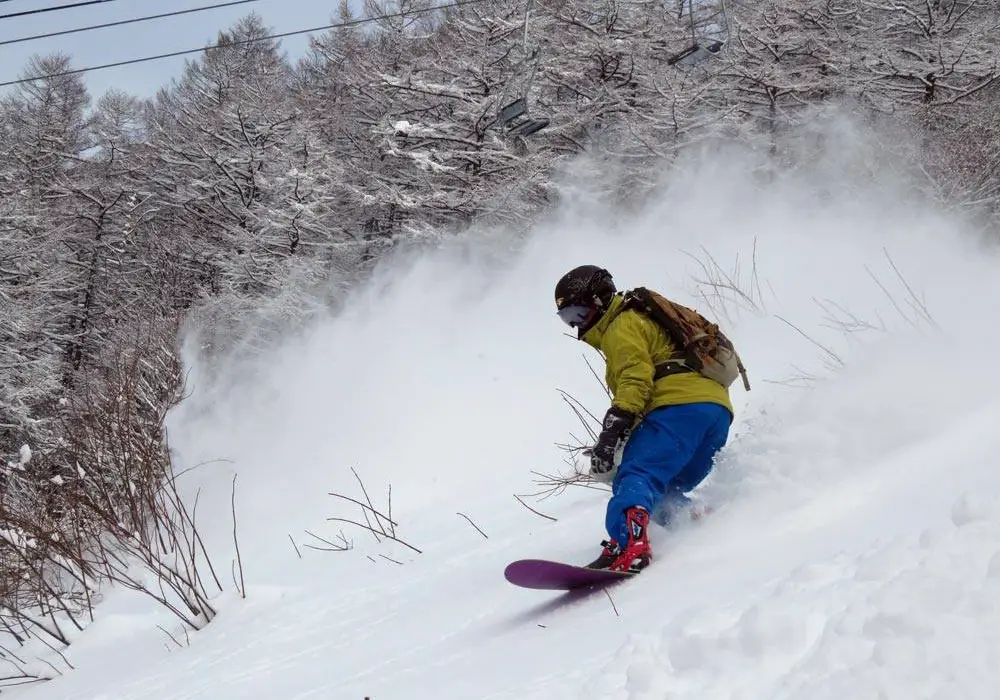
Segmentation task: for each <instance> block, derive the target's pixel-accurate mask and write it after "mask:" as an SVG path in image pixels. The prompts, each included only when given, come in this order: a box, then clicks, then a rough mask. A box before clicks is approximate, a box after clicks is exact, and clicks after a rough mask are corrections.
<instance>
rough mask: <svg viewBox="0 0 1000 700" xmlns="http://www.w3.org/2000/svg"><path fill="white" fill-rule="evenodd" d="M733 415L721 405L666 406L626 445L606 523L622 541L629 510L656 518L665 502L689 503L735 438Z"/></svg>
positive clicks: (645, 421)
mask: <svg viewBox="0 0 1000 700" xmlns="http://www.w3.org/2000/svg"><path fill="white" fill-rule="evenodd" d="M731 423H732V415H731V414H730V413H729V411H728V410H727V409H726V407H725V406H720V405H719V404H715V403H692V404H681V405H677V406H664V407H663V408H657V409H655V410H653V411H650V412H649V413H648V414H647V415H646V417H645V418H644V419H643V420H642V421H641V422H640V423H639V425H638V426H636V427H635V429H634V430H633V431H632V436H631V437H630V438H629V440H628V442H627V443H625V451H624V452H623V454H622V461H621V465H620V466H619V467H618V473H617V474H616V475H615V479H614V482H613V483H612V484H611V491H612V496H611V500H610V501H609V502H608V512H607V518H606V520H605V524H606V526H607V529H608V535H610V536H611V537H613V538H614V539H615V540H616V541H618V542H620V543H622V546H624V543H625V542H627V541H628V530H627V528H626V527H625V511H626V510H628V509H629V508H631V507H633V506H642V507H643V508H645V509H646V510H647V511H649V512H650V513H651V514H652V513H653V509H654V507H655V506H656V505H657V504H659V503H660V501H661V500H664V499H670V498H671V496H672V495H673V496H677V497H680V499H683V498H684V496H683V494H685V493H687V492H688V491H691V490H693V489H694V488H695V487H696V486H697V485H698V484H700V483H701V482H702V481H704V480H705V477H707V476H708V475H709V473H710V472H711V471H712V467H713V466H714V462H713V460H714V458H715V453H716V452H718V451H719V450H720V449H721V448H722V446H723V445H725V444H726V440H727V439H728V438H729V426H730V424H731Z"/></svg>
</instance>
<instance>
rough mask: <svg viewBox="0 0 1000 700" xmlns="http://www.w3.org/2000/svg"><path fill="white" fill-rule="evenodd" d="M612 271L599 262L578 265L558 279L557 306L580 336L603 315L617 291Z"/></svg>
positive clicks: (562, 316)
mask: <svg viewBox="0 0 1000 700" xmlns="http://www.w3.org/2000/svg"><path fill="white" fill-rule="evenodd" d="M617 291H618V290H617V289H615V283H614V281H612V279H611V273H610V272H608V271H607V270H605V269H604V268H601V267H597V266H596V265H581V266H580V267H575V268H573V269H572V270H570V271H569V272H567V273H566V274H565V275H563V276H562V278H561V279H560V280H559V282H557V283H556V310H557V311H558V313H559V318H561V319H562V320H563V321H564V322H565V323H566V324H567V325H569V326H571V327H573V328H579V329H580V337H583V334H584V333H586V332H587V331H588V330H590V329H591V328H592V327H593V326H594V324H595V323H597V321H598V320H599V319H600V318H601V316H602V315H603V313H604V311H605V310H606V309H607V308H608V306H609V305H610V304H611V299H612V298H613V297H614V295H615V294H616V293H617Z"/></svg>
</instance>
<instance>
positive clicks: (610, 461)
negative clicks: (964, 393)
mask: <svg viewBox="0 0 1000 700" xmlns="http://www.w3.org/2000/svg"><path fill="white" fill-rule="evenodd" d="M634 422H635V415H634V414H632V413H629V412H628V411H625V410H622V409H620V408H618V407H617V406H612V407H611V408H609V409H608V412H607V413H605V414H604V422H603V423H602V425H601V434H600V435H599V436H598V437H597V444H596V445H594V447H593V448H592V449H591V450H590V472H591V474H607V473H608V472H610V471H611V470H612V469H614V466H615V450H616V449H617V448H618V442H619V441H620V440H625V439H627V438H628V434H629V432H630V431H631V430H632V424H633V423H634Z"/></svg>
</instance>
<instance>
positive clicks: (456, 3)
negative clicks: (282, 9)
mask: <svg viewBox="0 0 1000 700" xmlns="http://www.w3.org/2000/svg"><path fill="white" fill-rule="evenodd" d="M2 1H3V0H0V2H2ZM94 1H96V2H113V0H94ZM483 2H492V0H453V2H448V3H444V4H441V5H436V6H434V7H427V8H424V9H419V10H410V11H409V12H391V13H387V14H384V15H377V16H375V17H364V18H361V19H352V20H349V21H347V22H335V23H333V24H325V25H323V26H321V27H310V28H309V29H297V30H295V31H291V32H281V33H280V34H270V35H268V36H261V37H257V38H256V39H243V40H241V41H234V42H233V43H232V44H231V46H239V45H244V44H246V45H249V44H254V43H257V42H259V41H269V40H271V39H284V38H285V37H290V36H298V35H300V34H311V33H312V32H323V31H327V30H329V29H346V28H349V27H357V26H360V25H362V24H369V23H371V22H378V21H380V20H385V19H396V18H400V17H412V16H413V15H420V14H426V13H428V12H435V11H437V10H447V9H450V8H453V7H462V6H465V5H478V4H479V3H483ZM216 48H220V47H217V46H203V47H201V48H197V49H184V50H182V51H171V52H169V53H161V54H157V55H155V56H143V57H141V58H130V59H128V60H125V61H115V62H114V63H105V64H103V65H99V66H88V67H87V68H76V69H74V70H67V71H60V72H59V73H47V74H45V75H34V76H31V77H30V78H19V79H18V80H8V81H7V82H5V83H0V87H9V86H11V85H21V84H23V83H30V82H32V81H35V80H40V79H43V78H61V77H63V76H66V75H78V74H80V73H90V72H92V71H97V70H106V69H108V68H119V67H121V66H130V65H133V64H135V63H146V62H148V61H160V60H163V59H165V58H175V57H177V56H186V55H189V54H195V53H205V52H208V51H211V50H213V49H216ZM227 48H228V46H227Z"/></svg>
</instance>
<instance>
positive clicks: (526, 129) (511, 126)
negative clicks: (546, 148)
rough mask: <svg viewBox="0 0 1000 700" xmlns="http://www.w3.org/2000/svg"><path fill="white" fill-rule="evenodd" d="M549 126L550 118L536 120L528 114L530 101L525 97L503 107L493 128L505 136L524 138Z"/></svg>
mask: <svg viewBox="0 0 1000 700" xmlns="http://www.w3.org/2000/svg"><path fill="white" fill-rule="evenodd" d="M548 125H549V119H548V118H546V117H540V118H535V117H532V116H531V115H530V114H529V113H528V100H527V98H525V97H518V98H517V99H516V100H514V101H513V102H511V103H510V104H508V105H506V106H505V107H502V108H501V109H500V113H499V114H498V115H497V118H496V121H494V122H493V126H494V127H496V128H498V129H499V130H500V132H501V133H503V134H504V135H507V136H523V137H528V136H531V135H532V134H534V133H535V132H538V131H541V130H542V129H544V128H545V127H547V126H548Z"/></svg>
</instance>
